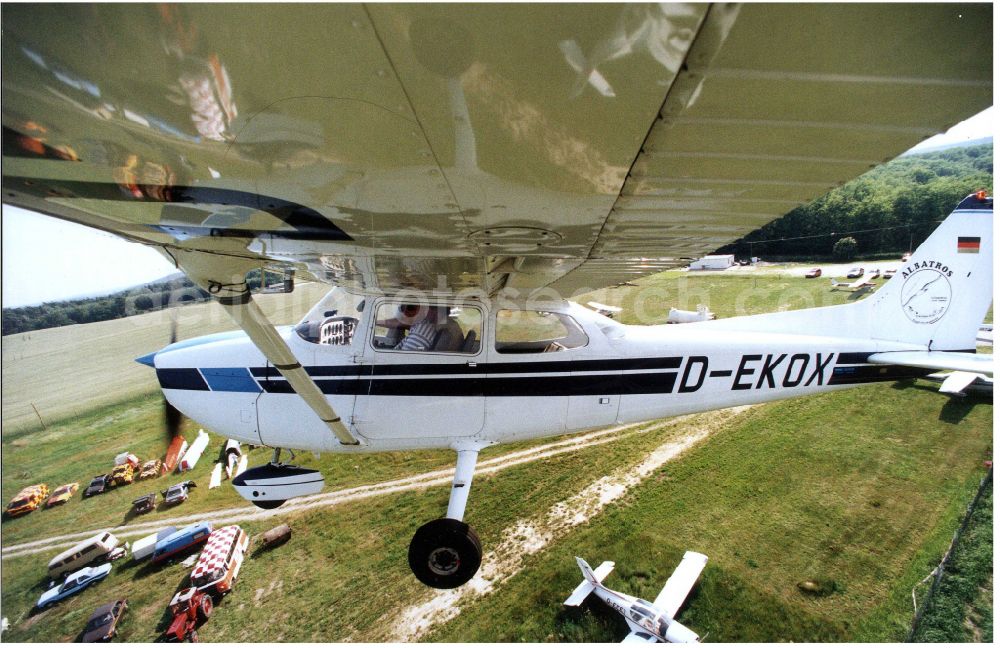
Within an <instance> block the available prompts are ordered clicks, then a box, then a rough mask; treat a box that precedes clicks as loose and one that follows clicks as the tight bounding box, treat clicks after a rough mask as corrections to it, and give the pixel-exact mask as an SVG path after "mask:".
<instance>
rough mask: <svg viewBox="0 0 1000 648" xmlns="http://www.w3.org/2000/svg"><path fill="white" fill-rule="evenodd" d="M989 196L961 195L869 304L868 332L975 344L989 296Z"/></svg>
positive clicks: (946, 345)
mask: <svg viewBox="0 0 1000 648" xmlns="http://www.w3.org/2000/svg"><path fill="white" fill-rule="evenodd" d="M992 266H993V199H992V198H990V197H987V196H986V195H985V193H982V192H981V193H979V194H973V195H971V196H969V197H967V198H966V199H965V200H963V201H962V202H961V203H960V204H959V205H958V207H957V208H955V210H954V211H953V212H952V213H951V215H950V216H948V218H946V219H945V221H944V222H943V223H941V225H939V226H938V228H937V229H936V230H934V232H933V233H932V234H931V235H930V236H929V237H928V238H927V240H926V241H924V242H923V243H922V244H921V245H920V247H918V248H917V249H916V251H915V252H914V253H913V254H912V256H911V257H910V259H909V260H908V261H906V262H904V263H903V266H902V267H901V268H900V270H899V271H898V272H897V273H896V275H895V276H894V277H892V278H891V279H890V280H889V281H888V282H886V284H885V285H884V286H883V287H882V289H881V290H879V291H878V292H876V293H875V294H874V295H872V296H871V297H870V298H868V299H867V300H865V302H860V303H859V304H857V306H859V307H860V306H862V305H864V304H865V303H866V302H869V303H870V315H869V321H870V325H871V337H873V338H876V339H880V340H890V341H895V342H907V343H915V344H919V345H921V346H923V347H925V348H927V350H929V351H931V350H941V351H966V350H970V349H975V348H976V333H977V332H978V329H979V324H980V323H981V322H982V321H983V317H984V316H985V315H986V311H987V309H989V307H990V302H991V301H992V299H993V267H992Z"/></svg>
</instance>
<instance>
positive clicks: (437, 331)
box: [393, 304, 462, 351]
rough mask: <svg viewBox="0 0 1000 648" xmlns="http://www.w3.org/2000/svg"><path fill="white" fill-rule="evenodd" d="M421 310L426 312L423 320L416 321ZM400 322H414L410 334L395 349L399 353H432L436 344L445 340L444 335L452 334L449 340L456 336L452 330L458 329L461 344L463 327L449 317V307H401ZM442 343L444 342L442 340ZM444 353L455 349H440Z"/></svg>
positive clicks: (413, 305)
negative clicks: (439, 339) (440, 338)
mask: <svg viewBox="0 0 1000 648" xmlns="http://www.w3.org/2000/svg"><path fill="white" fill-rule="evenodd" d="M421 310H425V314H424V316H423V318H421V319H418V320H415V321H414V318H416V317H417V316H418V315H419V314H420V311H421ZM398 319H399V321H400V322H403V323H407V322H408V321H411V322H413V324H412V325H411V326H410V332H409V334H408V335H407V336H406V337H405V338H404V339H403V340H402V341H400V342H399V343H397V344H396V346H395V347H393V348H394V349H396V350H398V351H431V350H435V349H436V346H435V343H436V342H437V341H438V338H439V337H442V338H443V334H444V333H448V334H450V335H449V336H448V340H449V341H450V340H451V338H453V337H455V336H454V331H453V330H452V329H458V342H459V345H460V344H461V340H462V338H461V327H459V326H458V324H457V323H456V322H453V321H452V320H451V318H449V317H448V307H447V306H430V307H423V308H422V307H420V306H418V305H416V304H404V305H402V306H400V307H399V316H398ZM442 341H444V340H443V339H442ZM440 350H443V351H451V350H454V349H440Z"/></svg>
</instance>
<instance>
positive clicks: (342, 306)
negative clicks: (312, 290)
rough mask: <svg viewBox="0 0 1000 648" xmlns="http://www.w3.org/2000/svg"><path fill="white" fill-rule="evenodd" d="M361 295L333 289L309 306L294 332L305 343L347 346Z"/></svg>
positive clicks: (360, 308)
mask: <svg viewBox="0 0 1000 648" xmlns="http://www.w3.org/2000/svg"><path fill="white" fill-rule="evenodd" d="M364 309H365V298H364V297H363V296H360V295H352V294H351V293H349V292H347V291H345V290H344V289H342V288H334V289H333V290H331V291H330V292H328V293H327V294H326V296H325V297H323V299H321V300H320V301H319V303H318V304H316V305H315V306H313V307H312V309H310V311H309V312H308V313H306V316H305V317H304V318H302V321H301V322H299V323H298V325H297V326H296V327H295V332H296V333H298V334H299V337H301V338H302V339H303V340H305V341H306V342H312V343H313V344H328V345H336V346H347V345H350V344H351V343H352V342H353V341H354V331H355V329H357V327H358V321H359V320H360V318H361V312H362V311H364Z"/></svg>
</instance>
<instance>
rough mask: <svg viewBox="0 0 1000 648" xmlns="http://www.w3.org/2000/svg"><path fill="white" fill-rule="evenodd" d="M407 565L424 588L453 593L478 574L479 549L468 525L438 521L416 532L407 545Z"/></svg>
mask: <svg viewBox="0 0 1000 648" xmlns="http://www.w3.org/2000/svg"><path fill="white" fill-rule="evenodd" d="M409 562H410V569H411V570H412V571H413V575H414V576H416V577H417V580H419V581H420V582H421V583H423V584H424V585H427V586H429V587H434V588H436V589H453V588H455V587H458V586H460V585H464V584H465V583H467V582H469V579H471V578H472V577H473V576H475V575H476V572H477V571H479V565H480V564H481V563H482V562H483V548H482V545H481V544H480V543H479V536H477V535H476V532H475V531H473V530H472V527H470V526H469V525H468V524H466V523H464V522H460V521H458V520H452V519H450V518H440V519H438V520H431V521H430V522H428V523H427V524H425V525H423V526H422V527H420V528H419V529H417V532H416V533H415V534H414V535H413V540H411V541H410V551H409Z"/></svg>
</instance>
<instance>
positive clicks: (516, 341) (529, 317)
mask: <svg viewBox="0 0 1000 648" xmlns="http://www.w3.org/2000/svg"><path fill="white" fill-rule="evenodd" d="M588 342H589V339H588V338H587V334H586V333H584V332H583V329H582V328H580V325H579V324H577V323H576V320H574V319H573V318H572V317H570V316H569V315H566V314H565V313H554V312H549V311H540V310H500V311H497V339H496V349H497V353H554V352H557V351H566V350H568V349H576V348H578V347H583V346H587V343H588Z"/></svg>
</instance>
